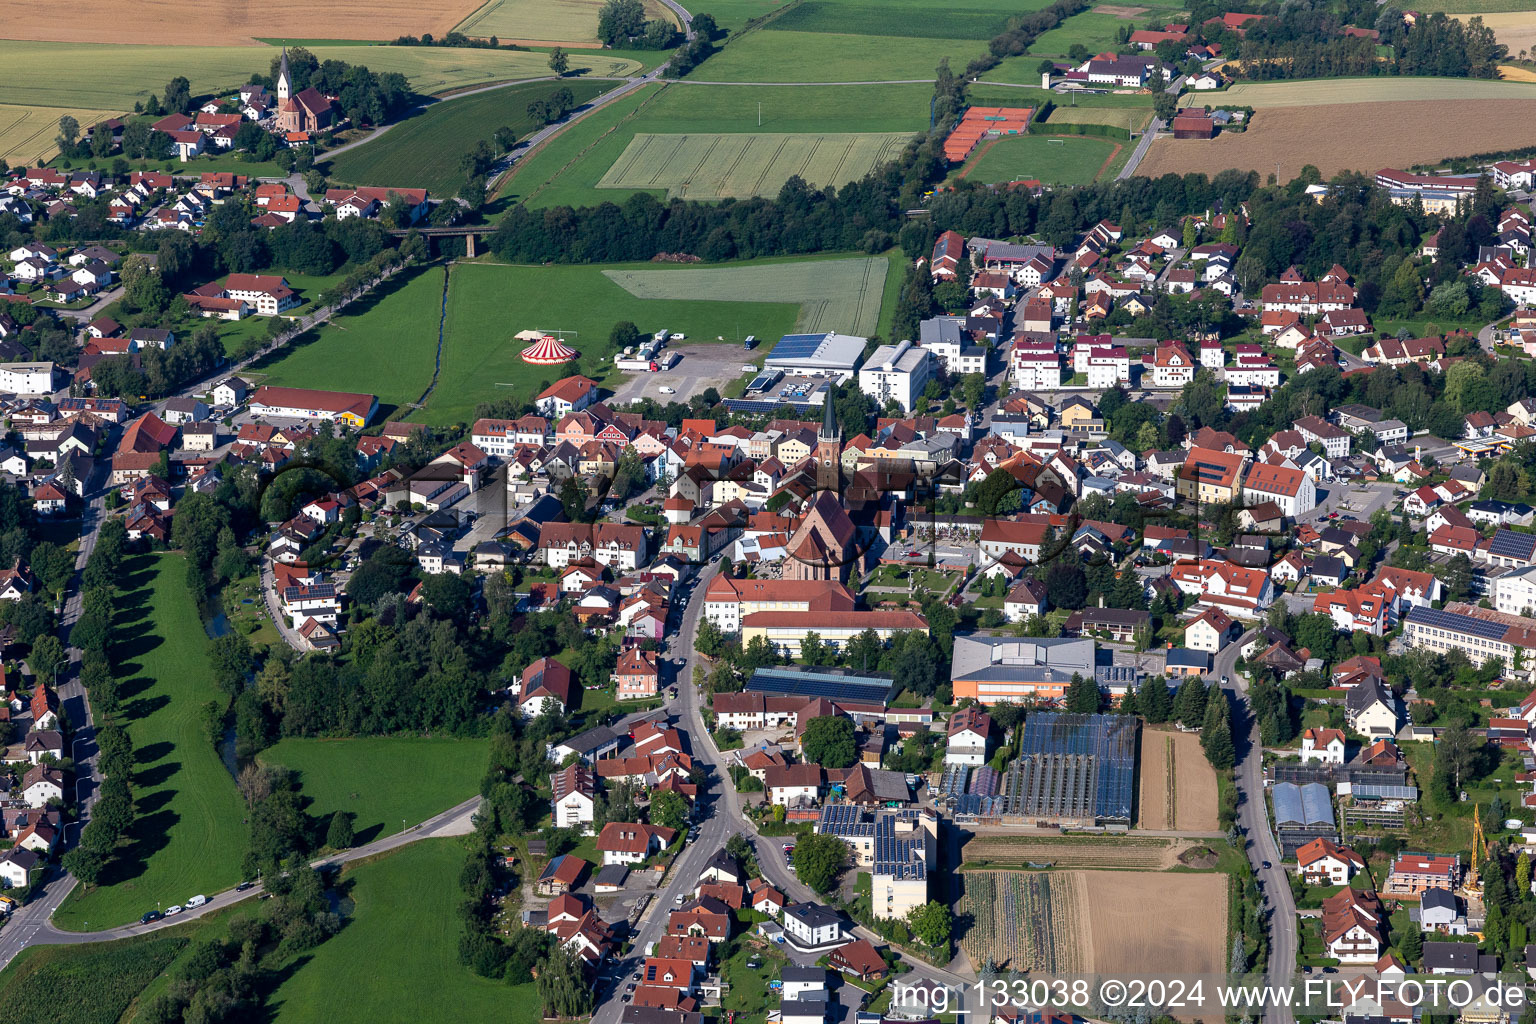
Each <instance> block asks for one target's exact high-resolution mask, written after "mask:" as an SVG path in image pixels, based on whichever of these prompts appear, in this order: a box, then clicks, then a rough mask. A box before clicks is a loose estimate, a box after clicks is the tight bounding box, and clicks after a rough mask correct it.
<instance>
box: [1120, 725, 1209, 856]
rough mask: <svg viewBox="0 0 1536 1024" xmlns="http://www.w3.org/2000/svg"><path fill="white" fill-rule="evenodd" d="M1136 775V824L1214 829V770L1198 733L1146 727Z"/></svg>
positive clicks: (1183, 828) (1186, 828)
mask: <svg viewBox="0 0 1536 1024" xmlns="http://www.w3.org/2000/svg"><path fill="white" fill-rule="evenodd" d="M1170 769H1171V772H1170ZM1139 775H1140V777H1141V807H1140V812H1139V813H1138V814H1137V816H1136V827H1137V828H1149V829H1178V830H1180V831H1184V832H1214V831H1215V830H1216V829H1218V828H1220V827H1221V823H1220V822H1219V821H1218V820H1217V817H1216V800H1217V794H1216V772H1215V770H1214V769H1213V768H1212V767H1211V763H1210V762H1209V761H1207V760H1206V759H1205V753H1204V752H1203V751H1202V750H1201V749H1200V737H1199V736H1198V735H1197V734H1195V733H1192V732H1163V731H1161V730H1156V729H1146V730H1144V731H1143V732H1142V734H1141V771H1140V772H1139ZM1170 776H1171V777H1170Z"/></svg>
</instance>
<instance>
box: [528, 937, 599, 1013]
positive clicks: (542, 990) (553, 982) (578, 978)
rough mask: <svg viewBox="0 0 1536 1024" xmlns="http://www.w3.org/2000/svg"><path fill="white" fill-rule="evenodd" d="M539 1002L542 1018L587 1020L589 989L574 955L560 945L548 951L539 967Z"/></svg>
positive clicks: (590, 988)
mask: <svg viewBox="0 0 1536 1024" xmlns="http://www.w3.org/2000/svg"><path fill="white" fill-rule="evenodd" d="M538 989H539V1000H540V1001H541V1002H542V1003H543V1006H544V1016H545V1017H590V1016H591V1015H592V987H591V986H590V985H589V984H588V983H587V980H586V978H585V976H584V975H583V974H582V968H581V964H580V963H579V962H578V961H577V959H576V954H575V953H573V952H571V951H570V950H569V949H566V948H565V947H564V946H556V947H555V948H554V949H552V950H550V953H549V955H548V956H547V957H546V958H545V960H544V962H543V964H541V965H540V967H539V977H538Z"/></svg>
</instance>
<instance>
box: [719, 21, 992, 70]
mask: <svg viewBox="0 0 1536 1024" xmlns="http://www.w3.org/2000/svg"><path fill="white" fill-rule="evenodd" d="M786 17H788V15H786ZM781 20H782V19H781ZM935 20H939V19H935ZM777 24H778V23H777V21H775V22H774V24H773V27H770V28H766V29H764V30H763V31H761V32H753V33H751V34H749V35H745V36H742V37H741V38H740V39H735V40H732V41H731V42H730V44H729V45H727V46H726V47H725V48H724V49H722V50H721V51H720V52H719V53H717V54H716V55H715V56H713V57H711V58H709V62H708V63H707V64H705V65H704V66H703V67H702V68H700V69H699V70H698V71H697V72H695V74H697V75H699V76H701V77H702V78H703V79H705V80H706V81H711V82H885V81H916V80H922V81H925V82H931V81H933V78H934V69H935V68H937V67H938V66H939V61H940V60H941V59H943V58H944V57H948V58H949V64H950V67H951V68H953V69H954V70H955V71H956V73H958V72H960V71H962V70H964V68H965V66H966V64H968V63H970V62H971V60H972V59H974V58H976V57H979V56H981V55H982V54H983V53H985V52H986V49H987V45H986V43H985V42H983V41H980V40H972V39H925V38H910V37H902V36H894V35H893V36H884V35H864V34H858V35H848V34H841V33H836V32H785V31H779V30H778V28H777Z"/></svg>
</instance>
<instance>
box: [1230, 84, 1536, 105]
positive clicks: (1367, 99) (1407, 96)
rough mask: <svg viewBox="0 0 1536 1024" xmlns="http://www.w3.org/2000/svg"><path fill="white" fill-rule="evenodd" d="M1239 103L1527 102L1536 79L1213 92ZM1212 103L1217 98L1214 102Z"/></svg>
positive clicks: (1242, 87)
mask: <svg viewBox="0 0 1536 1024" xmlns="http://www.w3.org/2000/svg"><path fill="white" fill-rule="evenodd" d="M1215 95H1216V96H1218V97H1219V98H1220V99H1219V102H1221V103H1223V104H1228V105H1231V106H1239V107H1243V106H1246V107H1313V106H1320V105H1324V104H1330V103H1373V102H1376V103H1387V102H1401V101H1405V100H1529V99H1536V83H1531V82H1497V81H1492V80H1488V79H1481V78H1321V79H1311V80H1307V81H1297V82H1238V83H1237V84H1236V85H1234V86H1232V87H1231V88H1229V89H1227V90H1226V91H1225V92H1220V93H1216V94H1215ZM1213 102H1216V101H1213Z"/></svg>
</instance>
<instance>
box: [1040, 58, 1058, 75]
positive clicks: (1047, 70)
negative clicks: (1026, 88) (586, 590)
mask: <svg viewBox="0 0 1536 1024" xmlns="http://www.w3.org/2000/svg"><path fill="white" fill-rule="evenodd" d="M1055 73H1056V62H1055V61H1053V60H1042V61H1041V62H1040V63H1039V64H1037V65H1035V74H1037V75H1041V76H1045V75H1054V74H1055Z"/></svg>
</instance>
